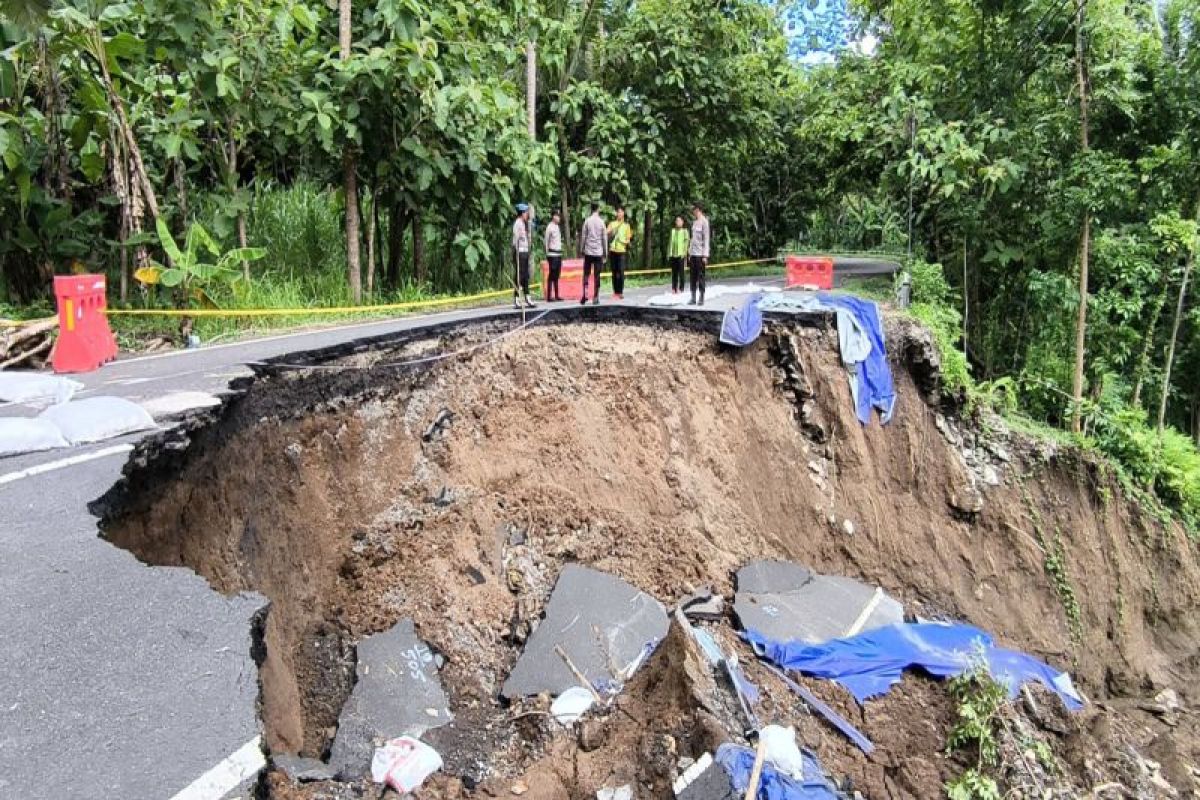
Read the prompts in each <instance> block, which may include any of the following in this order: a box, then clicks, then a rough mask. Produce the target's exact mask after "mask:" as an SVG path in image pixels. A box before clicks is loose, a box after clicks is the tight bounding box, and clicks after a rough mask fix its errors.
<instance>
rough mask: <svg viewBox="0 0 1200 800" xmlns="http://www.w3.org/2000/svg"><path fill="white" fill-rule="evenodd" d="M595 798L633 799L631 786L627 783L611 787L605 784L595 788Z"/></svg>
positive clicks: (608, 799) (602, 799)
mask: <svg viewBox="0 0 1200 800" xmlns="http://www.w3.org/2000/svg"><path fill="white" fill-rule="evenodd" d="M596 800H633V787H632V786H630V785H629V784H625V785H624V786H617V787H614V788H612V789H610V788H608V787H607V786H606V787H604V788H603V789H597V790H596Z"/></svg>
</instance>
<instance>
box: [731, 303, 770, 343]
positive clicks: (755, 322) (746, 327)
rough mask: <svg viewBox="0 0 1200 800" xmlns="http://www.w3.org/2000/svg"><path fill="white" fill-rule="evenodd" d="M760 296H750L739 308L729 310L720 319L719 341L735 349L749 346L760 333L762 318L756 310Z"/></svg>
mask: <svg viewBox="0 0 1200 800" xmlns="http://www.w3.org/2000/svg"><path fill="white" fill-rule="evenodd" d="M760 300H762V294H761V293H759V294H752V295H750V296H749V297H747V298H746V302H744V303H742V305H741V308H731V309H728V310H727V311H726V312H725V316H724V317H722V318H721V341H722V342H724V343H725V344H732V345H734V346H736V347H745V346H746V345H748V344H751V343H752V342H753V341H754V340H755V339H757V338H758V337H759V335H760V334H761V333H762V326H763V316H762V312H761V311H759V309H758V302H759V301H760Z"/></svg>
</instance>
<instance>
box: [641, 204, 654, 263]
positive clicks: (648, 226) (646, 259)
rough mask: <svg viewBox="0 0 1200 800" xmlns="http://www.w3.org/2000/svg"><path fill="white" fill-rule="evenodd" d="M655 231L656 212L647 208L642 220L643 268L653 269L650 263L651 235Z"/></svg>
mask: <svg viewBox="0 0 1200 800" xmlns="http://www.w3.org/2000/svg"><path fill="white" fill-rule="evenodd" d="M653 233H654V212H653V211H651V210H650V209H646V218H645V220H644V221H643V222H642V269H653V266H651V264H650V259H651V258H652V257H653V256H652V252H653V251H652V250H651V249H650V240H651V236H652V235H653Z"/></svg>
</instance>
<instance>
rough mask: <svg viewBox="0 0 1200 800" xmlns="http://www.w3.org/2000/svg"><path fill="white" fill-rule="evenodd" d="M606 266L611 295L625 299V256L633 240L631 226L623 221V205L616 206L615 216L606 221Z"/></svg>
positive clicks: (618, 298)
mask: <svg viewBox="0 0 1200 800" xmlns="http://www.w3.org/2000/svg"><path fill="white" fill-rule="evenodd" d="M605 232H606V233H607V234H608V268H609V271H611V272H612V282H613V297H614V298H616V299H617V300H624V299H625V258H626V256H627V255H628V254H629V243H630V242H632V241H633V228H631V227H630V226H629V223H628V222H626V221H625V207H624V206H617V218H616V219H615V220H613V221H612V222H610V223H608V228H607V229H606V231H605Z"/></svg>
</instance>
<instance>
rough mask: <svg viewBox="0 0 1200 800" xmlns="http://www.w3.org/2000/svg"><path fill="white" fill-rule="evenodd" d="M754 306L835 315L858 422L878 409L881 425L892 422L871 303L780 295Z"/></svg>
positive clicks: (890, 393)
mask: <svg viewBox="0 0 1200 800" xmlns="http://www.w3.org/2000/svg"><path fill="white" fill-rule="evenodd" d="M758 307H759V310H761V311H790V312H801V313H803V312H813V311H835V312H837V327H838V346H839V349H840V350H841V353H842V363H843V364H845V365H846V368H847V369H848V370H849V371H850V373H851V374H850V392H851V394H853V395H854V411H855V413H856V414H857V415H858V421H859V422H861V423H862V424H863V425H867V424H869V423H870V422H871V413H872V410H873V409H878V410H879V418H880V421H881V422H883V424H885V425H886V424H887V423H888V422H889V421H890V420H891V419H892V413H893V412H894V411H895V408H896V388H895V385H894V384H893V382H892V368H891V366H890V365H889V364H888V360H887V347H886V345H885V343H884V338H883V323H882V321H881V320H880V318H879V307H878V306H877V305H875V303H873V302H871V301H870V300H863V299H862V298H861V297H855V296H853V295H845V294H828V293H825V292H821V293H819V294H817V295H815V296H814V295H812V294H809V293H804V292H801V293H797V292H780V293H778V294H769V295H766V296H765V297H763V298H762V299H761V300H759V301H758Z"/></svg>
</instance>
